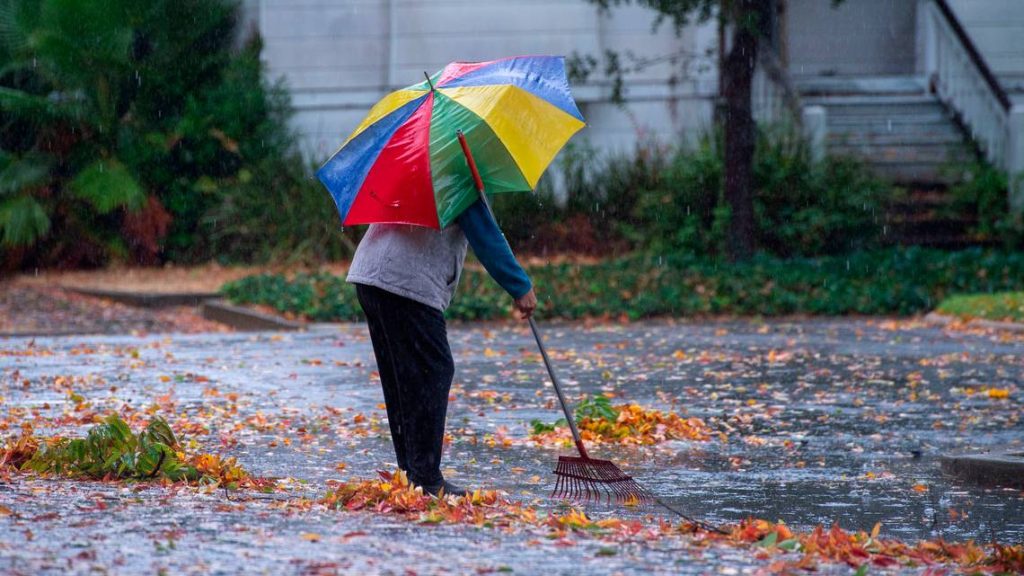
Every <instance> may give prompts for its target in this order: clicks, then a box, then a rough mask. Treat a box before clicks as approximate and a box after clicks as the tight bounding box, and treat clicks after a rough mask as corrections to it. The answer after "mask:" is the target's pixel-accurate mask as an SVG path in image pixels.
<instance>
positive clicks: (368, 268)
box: [347, 224, 468, 311]
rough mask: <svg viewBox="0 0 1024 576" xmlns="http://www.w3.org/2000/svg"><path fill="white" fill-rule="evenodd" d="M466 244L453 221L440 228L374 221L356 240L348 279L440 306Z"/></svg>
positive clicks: (455, 283) (445, 300) (447, 301)
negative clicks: (358, 239)
mask: <svg viewBox="0 0 1024 576" xmlns="http://www.w3.org/2000/svg"><path fill="white" fill-rule="evenodd" d="M467 245H468V242H467V240H466V235H465V234H463V232H462V229H461V228H460V227H459V225H458V224H452V225H451V226H449V227H447V228H445V229H444V230H442V231H437V230H434V229H431V228H423V227H421V226H410V225H406V224H373V225H371V226H370V228H369V229H368V230H367V231H366V235H365V236H363V239H362V240H360V242H359V247H358V248H357V249H356V255H355V257H354V258H353V259H352V266H351V267H350V268H349V270H348V278H347V280H348V281H349V282H352V283H356V284H367V285H369V286H375V287H377V288H380V289H381V290H387V291H388V292H391V293H392V294H398V295H399V296H404V297H406V298H409V299H410V300H415V301H417V302H420V303H423V304H426V305H427V306H430V307H432V308H437V309H438V310H442V311H443V310H444V309H445V308H447V307H448V304H450V303H451V301H452V296H453V295H454V294H455V288H456V287H457V286H458V284H459V277H460V276H461V275H462V265H463V263H464V262H465V260H466V248H467Z"/></svg>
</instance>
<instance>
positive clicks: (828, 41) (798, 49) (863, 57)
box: [784, 0, 1024, 76]
mask: <svg viewBox="0 0 1024 576" xmlns="http://www.w3.org/2000/svg"><path fill="white" fill-rule="evenodd" d="M967 1H974V0H967ZM1011 1H1014V0H1011ZM1016 1H1021V2H1024V0H1016ZM916 3H917V2H916V0H846V2H844V3H842V4H840V5H839V6H838V7H833V6H832V1H831V0H787V2H786V12H785V16H784V18H785V19H786V24H785V26H786V31H785V33H786V43H787V53H788V59H789V70H790V72H791V73H792V74H793V75H794V76H818V75H824V74H828V75H837V76H861V75H867V76H889V75H902V74H913V73H914V35H915V28H916V19H915V15H916V13H917V12H916Z"/></svg>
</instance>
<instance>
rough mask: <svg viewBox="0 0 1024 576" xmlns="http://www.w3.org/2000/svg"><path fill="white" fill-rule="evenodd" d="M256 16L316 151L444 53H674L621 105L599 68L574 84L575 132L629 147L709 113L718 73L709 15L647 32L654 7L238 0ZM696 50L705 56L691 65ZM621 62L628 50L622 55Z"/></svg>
mask: <svg viewBox="0 0 1024 576" xmlns="http://www.w3.org/2000/svg"><path fill="white" fill-rule="evenodd" d="M245 9H246V10H247V13H248V15H249V17H253V16H252V15H253V12H255V13H256V15H255V19H256V20H257V21H258V23H259V30H260V32H261V34H262V36H263V39H264V56H263V57H264V60H265V61H266V63H267V65H268V68H269V70H270V74H271V76H272V77H283V78H284V79H285V80H286V82H287V84H288V86H289V88H290V90H291V92H292V97H293V103H294V105H295V107H296V109H297V114H296V117H295V120H294V122H295V126H296V127H297V128H298V130H299V131H300V133H301V134H302V136H303V145H304V147H305V149H306V150H307V152H309V153H310V154H311V155H312V156H313V157H315V158H317V159H321V158H325V157H326V155H328V154H330V153H331V152H333V151H334V150H335V149H336V147H337V146H338V145H339V144H340V143H341V142H342V141H343V140H344V139H345V137H346V136H347V135H348V134H349V132H350V131H351V130H352V129H353V128H354V127H355V126H356V124H358V122H359V121H360V120H361V119H362V117H363V116H364V115H365V113H366V111H367V110H368V109H369V107H370V106H371V105H372V104H373V103H374V102H375V101H376V100H377V99H379V98H380V97H381V96H383V95H384V94H386V93H387V92H388V91H390V90H393V89H396V88H400V87H403V86H407V85H410V84H413V83H417V82H419V81H420V80H421V79H422V77H423V71H428V72H431V73H432V72H434V71H436V70H438V69H440V68H442V67H443V66H444V65H445V64H447V63H448V62H449V61H452V60H489V59H494V58H500V57H504V56H510V55H519V54H561V55H566V56H569V55H571V54H573V53H574V52H576V53H580V54H594V55H599V54H601V53H602V52H603V51H604V50H605V49H612V50H618V51H620V52H622V53H623V54H625V53H626V51H631V52H632V53H633V54H635V55H636V56H637V57H640V58H645V57H663V56H666V55H672V54H676V55H678V56H680V59H681V60H686V61H688V62H689V65H688V67H687V68H686V70H687V71H686V72H684V65H683V62H682V61H681V60H680V61H676V62H668V61H666V62H663V63H660V64H658V65H653V66H649V67H647V68H646V69H645V70H644V71H642V72H638V73H635V74H631V75H630V76H629V77H628V78H629V80H630V82H629V88H628V90H627V92H626V99H627V105H626V106H625V108H623V107H620V106H617V105H615V104H612V103H610V102H609V101H608V97H609V89H608V84H607V82H604V81H603V79H602V78H600V77H596V78H592V79H590V80H588V82H587V84H585V85H582V86H575V87H574V94H575V96H576V98H577V100H578V101H579V103H580V107H581V110H582V112H583V114H584V116H585V117H586V118H587V120H588V123H589V126H588V127H587V128H586V129H585V130H584V131H583V132H582V133H581V135H580V136H577V138H581V137H582V138H586V139H588V140H590V142H591V143H593V144H595V145H596V146H598V147H600V148H604V149H613V150H616V149H617V150H622V149H630V148H632V147H633V146H634V144H635V142H636V139H637V135H638V134H640V133H642V134H644V135H645V136H648V137H655V138H659V139H662V140H665V141H674V140H677V139H678V137H679V135H680V134H682V133H684V132H685V133H687V134H689V135H693V134H695V133H697V132H698V131H699V129H701V128H704V127H705V126H707V125H708V124H709V121H710V116H711V111H712V103H711V98H712V97H713V96H714V94H715V92H716V78H717V73H716V72H715V70H714V67H713V66H710V67H708V66H707V64H708V63H709V62H710V63H712V64H713V58H712V59H711V60H710V61H709V60H708V59H707V58H699V56H700V55H702V54H703V52H705V51H706V50H708V49H713V48H714V46H715V45H716V42H717V41H716V34H715V26H714V24H706V25H703V26H699V27H693V28H690V29H687V30H686V31H685V32H684V33H683V34H682V35H681V37H676V35H675V34H674V32H673V31H672V30H671V27H669V26H664V27H663V28H662V29H661V30H659V31H658V33H656V34H653V35H652V33H651V27H652V22H653V13H652V12H650V11H647V10H644V9H640V8H627V9H616V10H615V11H613V12H612V13H611V14H610V15H604V16H602V15H600V14H599V12H598V10H597V9H596V8H594V7H593V6H592V5H591V4H589V3H587V2H585V1H584V0H246V2H245ZM697 61H701V62H703V64H704V66H698V65H697ZM623 62H624V64H626V65H629V64H630V63H631V62H632V61H631V60H630V59H629V58H626V59H624V61H623Z"/></svg>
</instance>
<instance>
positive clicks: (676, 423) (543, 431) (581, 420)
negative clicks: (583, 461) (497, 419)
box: [530, 396, 711, 445]
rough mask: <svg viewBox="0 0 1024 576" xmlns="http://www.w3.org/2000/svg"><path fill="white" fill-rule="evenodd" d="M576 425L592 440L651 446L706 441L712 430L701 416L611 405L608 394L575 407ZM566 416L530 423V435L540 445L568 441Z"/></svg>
mask: <svg viewBox="0 0 1024 576" xmlns="http://www.w3.org/2000/svg"><path fill="white" fill-rule="evenodd" d="M575 414H576V426H577V428H579V431H580V436H582V437H583V440H584V441H586V442H590V443H602V442H604V443H612V444H634V445H637V444H639V445H652V444H660V443H662V442H665V441H667V440H693V441H696V442H706V441H707V440H709V439H710V438H711V430H710V428H708V426H707V424H705V423H704V421H703V420H701V419H700V418H683V417H682V416H680V415H679V414H676V413H674V412H663V411H661V410H654V409H649V408H644V407H643V406H640V405H638V404H619V405H617V406H612V404H611V401H610V400H609V399H608V398H607V397H605V396H595V397H592V398H587V399H585V400H584V401H582V402H580V404H579V406H577V407H576V412H575ZM567 426H568V425H567V423H566V422H565V420H564V419H561V420H559V421H557V422H555V423H554V424H545V423H544V422H541V421H540V420H533V421H532V422H530V428H531V430H530V438H531V439H532V440H533V441H534V442H536V443H537V444H568V443H569V442H570V441H571V437H570V436H569V429H568V427H567Z"/></svg>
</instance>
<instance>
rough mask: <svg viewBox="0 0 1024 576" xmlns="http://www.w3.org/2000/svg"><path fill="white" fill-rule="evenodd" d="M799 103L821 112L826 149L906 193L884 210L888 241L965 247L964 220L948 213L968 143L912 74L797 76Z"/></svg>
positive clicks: (966, 226)
mask: <svg viewBox="0 0 1024 576" xmlns="http://www.w3.org/2000/svg"><path fill="white" fill-rule="evenodd" d="M794 84H795V86H796V89H797V91H798V92H799V94H800V97H801V101H802V102H803V105H804V106H821V107H823V108H824V109H825V113H826V116H825V117H826V124H825V125H826V137H825V149H826V151H827V152H828V153H829V154H831V155H833V156H847V157H854V158H858V159H860V160H862V161H863V162H864V163H865V164H866V165H867V166H868V167H869V168H870V169H871V170H872V171H873V172H875V173H876V174H877V175H878V176H880V177H882V178H883V179H885V180H888V181H890V182H894V183H896V184H897V185H899V186H900V187H902V188H904V189H905V190H906V194H905V195H904V197H903V198H900V199H899V200H897V201H896V202H894V204H893V205H892V206H891V208H890V210H889V212H888V215H887V220H888V223H889V225H890V227H889V231H888V237H889V239H890V241H891V242H893V243H895V244H914V245H925V246H932V247H938V248H950V249H952V248H959V247H963V246H966V245H969V244H971V243H972V240H971V238H970V237H969V236H968V235H967V230H968V229H969V227H970V225H971V224H972V223H973V222H972V221H971V220H970V219H969V218H965V217H962V216H953V215H951V214H950V212H951V211H950V210H948V205H949V201H950V198H949V195H948V193H947V188H948V186H949V185H950V184H952V183H955V181H956V179H957V175H956V171H955V170H954V169H953V167H954V166H956V165H958V164H962V163H964V162H969V161H971V160H972V159H973V158H974V152H973V150H972V145H971V144H970V141H969V140H968V138H967V137H966V135H965V133H964V131H963V129H962V128H961V126H960V125H959V124H958V123H957V122H956V120H955V119H954V118H953V116H952V115H951V114H950V113H949V112H948V111H947V110H946V107H945V106H943V104H942V103H941V102H940V101H939V100H938V99H937V98H936V97H935V96H934V95H933V94H931V93H929V91H928V90H927V85H926V84H925V81H924V80H923V79H920V78H916V77H883V78H867V77H858V78H840V77H824V78H821V77H819V78H803V79H799V80H796V81H795V82H794Z"/></svg>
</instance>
